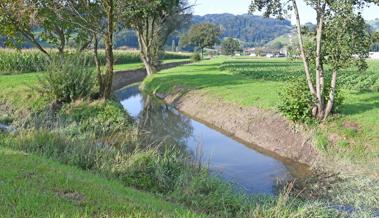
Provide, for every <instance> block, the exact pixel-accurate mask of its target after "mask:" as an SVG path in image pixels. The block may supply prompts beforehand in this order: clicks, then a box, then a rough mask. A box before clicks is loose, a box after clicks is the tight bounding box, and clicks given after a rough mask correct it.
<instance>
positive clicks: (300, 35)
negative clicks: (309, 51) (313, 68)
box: [292, 0, 316, 97]
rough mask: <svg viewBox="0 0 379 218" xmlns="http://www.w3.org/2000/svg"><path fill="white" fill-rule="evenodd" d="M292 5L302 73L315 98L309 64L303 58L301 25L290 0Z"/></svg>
mask: <svg viewBox="0 0 379 218" xmlns="http://www.w3.org/2000/svg"><path fill="white" fill-rule="evenodd" d="M292 3H293V8H294V12H295V17H296V28H297V37H298V40H299V48H300V52H301V57H302V59H303V64H304V71H305V76H306V79H307V84H308V88H309V91H310V92H311V94H312V95H313V96H314V97H316V90H315V88H314V86H313V82H312V77H311V74H310V71H309V63H308V60H307V58H306V56H305V50H304V42H303V36H302V34H301V23H300V15H299V9H298V7H297V3H296V0H292Z"/></svg>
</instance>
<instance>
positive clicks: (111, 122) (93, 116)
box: [60, 101, 130, 136]
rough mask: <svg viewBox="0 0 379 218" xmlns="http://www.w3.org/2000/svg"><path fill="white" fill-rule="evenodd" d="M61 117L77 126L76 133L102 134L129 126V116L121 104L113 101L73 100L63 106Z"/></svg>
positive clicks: (119, 130) (123, 129)
mask: <svg viewBox="0 0 379 218" xmlns="http://www.w3.org/2000/svg"><path fill="white" fill-rule="evenodd" d="M60 116H61V119H64V120H65V122H67V123H70V125H71V126H73V125H74V126H77V127H78V128H79V133H78V134H85V133H87V132H91V133H92V134H95V135H98V136H102V135H107V134H112V133H115V132H121V131H126V130H127V129H128V127H129V126H130V123H129V121H130V120H129V117H128V116H127V115H126V113H125V111H124V110H123V108H121V106H120V105H119V104H118V103H116V102H113V101H105V102H102V101H96V102H92V103H91V102H88V101H83V102H75V103H74V104H67V105H65V106H63V108H62V109H61V111H60Z"/></svg>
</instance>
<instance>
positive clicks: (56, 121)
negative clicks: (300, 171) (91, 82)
mask: <svg viewBox="0 0 379 218" xmlns="http://www.w3.org/2000/svg"><path fill="white" fill-rule="evenodd" d="M0 81H1V83H0V85H2V87H4V89H3V90H4V92H1V95H0V99H1V101H2V102H5V103H6V104H2V106H1V107H2V108H0V109H1V111H2V112H3V111H4V112H5V113H8V116H10V117H11V118H10V119H8V121H7V122H8V123H9V124H11V125H14V126H17V127H18V130H17V132H16V133H14V134H10V135H1V138H0V145H1V147H0V158H1V160H0V167H1V171H0V172H1V173H0V186H3V185H7V186H6V187H5V188H4V189H0V190H1V191H3V193H4V195H0V196H1V201H2V202H4V203H5V204H2V206H0V210H1V212H2V214H5V215H6V216H9V217H12V216H16V217H23V216H28V217H45V216H51V217H56V216H60V215H64V216H67V217H75V216H76V217H86V216H87V217H93V216H95V217H104V216H107V215H108V216H111V217H159V216H162V217H199V215H198V214H195V213H194V212H191V211H196V212H199V213H204V214H206V216H207V217H254V218H255V217H278V218H279V217H304V218H305V217H325V218H326V217H339V216H342V215H344V214H343V213H338V212H337V211H335V210H334V209H332V208H329V207H328V203H327V202H325V201H318V200H315V201H308V200H304V199H301V198H297V197H296V196H292V195H291V193H289V192H284V193H282V194H280V195H279V196H276V197H273V196H246V195H245V194H243V193H240V192H238V191H236V190H235V188H234V187H233V186H232V185H231V184H228V183H225V182H223V181H221V180H220V179H219V178H217V177H214V176H212V175H210V174H209V172H208V170H207V169H206V168H204V167H200V166H198V165H197V163H196V161H195V160H193V159H191V158H190V156H189V154H187V153H186V152H179V151H177V149H175V148H173V147H171V146H170V145H160V144H159V142H157V143H158V144H157V145H155V144H149V145H148V146H147V145H144V144H141V142H142V141H143V140H140V138H139V137H140V136H139V134H138V131H137V129H136V127H135V126H134V124H133V123H132V122H131V120H130V119H129V118H128V116H127V114H126V113H125V112H124V110H123V109H122V108H121V107H120V105H119V104H118V103H117V102H114V101H100V100H97V101H94V100H88V99H87V100H79V101H76V102H73V103H70V104H64V105H62V107H60V108H55V109H54V108H46V107H44V106H46V105H48V104H49V102H47V101H45V100H44V99H43V98H41V97H40V96H39V95H38V94H37V92H36V91H35V89H31V88H30V87H33V86H34V85H36V84H37V82H38V73H29V74H20V75H7V76H0ZM9 108H11V109H12V110H16V111H20V113H13V111H12V110H9ZM33 108H34V109H33ZM23 110H26V111H29V113H28V116H22V111H23ZM30 111H31V113H30ZM7 168H11V170H8V171H7V170H5V169H7ZM3 169H4V170H3ZM53 177H54V178H53ZM4 181H5V183H4ZM103 186H105V187H103ZM123 188H125V190H123ZM135 189H138V190H144V191H146V192H149V193H151V194H153V195H154V196H156V197H153V195H151V194H144V193H141V192H139V191H136V190H135ZM20 190H21V192H23V191H25V192H26V191H27V193H28V194H27V195H22V194H19V193H21V192H20ZM41 190H43V191H41ZM99 190H100V191H99ZM103 192H107V193H106V194H104V193H103ZM3 196H4V197H3ZM111 199H112V200H115V199H116V202H108V201H110V200H111ZM167 201H169V202H172V203H171V204H170V203H167ZM12 202H13V203H12ZM47 202H49V203H50V202H51V203H50V204H49V205H48V206H44V205H45V204H46V203H47ZM178 205H181V206H178ZM183 207H185V208H187V209H183ZM3 211H4V212H3Z"/></svg>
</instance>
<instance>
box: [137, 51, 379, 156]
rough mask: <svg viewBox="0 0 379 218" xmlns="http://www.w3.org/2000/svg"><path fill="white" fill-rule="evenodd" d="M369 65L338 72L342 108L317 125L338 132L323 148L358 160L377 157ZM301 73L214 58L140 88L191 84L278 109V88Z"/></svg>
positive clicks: (374, 79)
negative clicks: (364, 69) (342, 99)
mask: <svg viewBox="0 0 379 218" xmlns="http://www.w3.org/2000/svg"><path fill="white" fill-rule="evenodd" d="M368 64H369V68H368V70H367V71H366V72H362V73H359V72H356V71H355V70H354V69H348V70H345V71H343V72H341V73H340V74H339V75H340V77H339V82H340V86H341V87H342V90H343V96H344V98H345V101H344V104H343V106H342V109H341V113H340V114H339V115H338V116H335V117H333V118H332V119H331V120H330V121H328V122H327V123H326V124H324V125H322V127H321V128H319V132H320V133H319V134H324V135H326V136H325V137H326V138H328V137H329V136H330V134H331V133H335V134H337V135H338V139H339V140H338V141H337V142H334V143H332V142H330V143H331V144H333V145H331V146H329V147H328V149H329V150H328V152H329V153H331V154H333V155H338V156H344V157H348V158H349V159H350V158H353V159H359V160H367V159H377V158H378V157H379V122H378V116H379V92H378V91H377V88H378V85H379V70H378V69H379V61H369V62H368ZM300 76H303V68H302V63H301V62H300V61H295V62H289V61H287V60H286V59H230V58H229V59H227V58H216V59H213V60H209V61H202V62H199V63H196V64H191V65H186V66H181V67H177V68H174V69H169V70H165V71H162V72H160V73H158V74H156V75H154V76H152V77H150V78H147V79H146V80H145V81H144V88H145V89H146V90H147V91H149V92H155V91H158V92H163V93H170V92H172V91H174V90H176V89H177V88H178V87H180V88H183V89H185V90H193V89H196V90H202V92H204V93H207V95H209V96H211V97H217V98H221V99H223V100H225V101H226V102H230V103H232V104H236V105H239V106H255V107H259V108H263V109H269V110H277V105H278V101H279V95H278V94H279V92H280V91H281V89H282V88H283V87H284V86H285V85H286V82H287V81H289V80H291V79H292V78H297V77H300ZM356 157H357V158H356ZM368 157H369V158H368Z"/></svg>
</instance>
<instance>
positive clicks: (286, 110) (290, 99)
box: [278, 78, 343, 124]
mask: <svg viewBox="0 0 379 218" xmlns="http://www.w3.org/2000/svg"><path fill="white" fill-rule="evenodd" d="M325 84H330V80H329V79H328V78H327V79H325ZM329 90H330V87H329V86H328V85H325V89H324V96H323V98H324V101H325V102H327V101H328V97H329ZM279 96H280V101H279V104H278V109H279V111H280V112H282V113H283V114H284V115H285V116H286V117H288V118H289V119H290V120H292V121H295V122H303V123H308V124H310V123H314V122H316V120H315V119H314V118H313V116H312V107H313V106H314V105H315V102H316V99H315V98H314V97H313V96H312V95H311V93H310V91H309V88H308V85H307V82H306V81H305V79H304V78H298V79H295V80H292V81H290V82H288V83H287V85H286V86H285V87H284V89H283V90H282V91H281V92H280V93H279ZM342 102H343V96H342V94H341V91H340V90H339V89H338V88H337V90H336V95H335V99H334V105H333V109H332V112H333V113H337V112H338V111H339V109H340V107H341V105H342Z"/></svg>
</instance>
